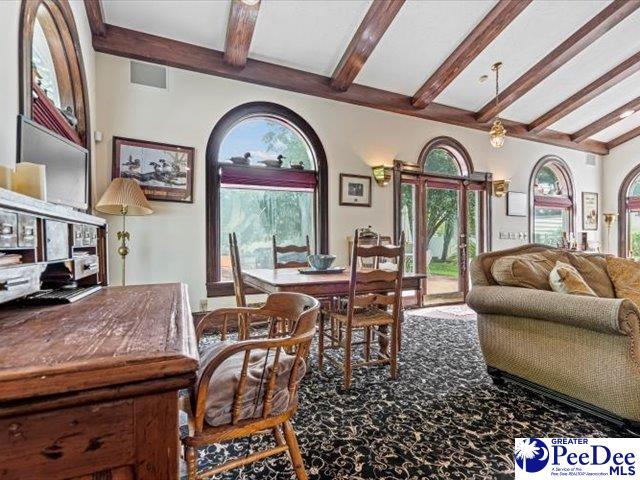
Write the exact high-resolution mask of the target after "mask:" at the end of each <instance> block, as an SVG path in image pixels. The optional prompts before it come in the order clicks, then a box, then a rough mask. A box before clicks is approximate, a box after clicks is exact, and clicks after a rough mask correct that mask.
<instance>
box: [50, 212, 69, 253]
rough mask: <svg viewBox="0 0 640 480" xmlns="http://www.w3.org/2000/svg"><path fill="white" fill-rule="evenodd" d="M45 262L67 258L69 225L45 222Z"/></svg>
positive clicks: (53, 221) (52, 221)
mask: <svg viewBox="0 0 640 480" xmlns="http://www.w3.org/2000/svg"><path fill="white" fill-rule="evenodd" d="M45 236H46V242H47V245H46V247H47V248H46V254H47V256H46V258H47V261H49V262H51V261H52V260H65V259H67V258H69V256H70V255H69V224H68V223H64V222H56V221H55V220H45Z"/></svg>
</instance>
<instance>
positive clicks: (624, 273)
mask: <svg viewBox="0 0 640 480" xmlns="http://www.w3.org/2000/svg"><path fill="white" fill-rule="evenodd" d="M607 270H608V271H609V276H610V277H611V281H612V282H613V286H614V288H615V291H616V298H628V299H629V300H631V301H632V302H633V303H635V304H636V306H640V263H637V262H636V261H635V260H632V259H629V258H619V257H607Z"/></svg>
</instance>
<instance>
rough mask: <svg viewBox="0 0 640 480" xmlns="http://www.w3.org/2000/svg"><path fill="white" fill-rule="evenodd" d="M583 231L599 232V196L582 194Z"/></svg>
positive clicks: (588, 193)
mask: <svg viewBox="0 0 640 480" xmlns="http://www.w3.org/2000/svg"><path fill="white" fill-rule="evenodd" d="M582 229H583V230H598V194H597V193H595V192H582Z"/></svg>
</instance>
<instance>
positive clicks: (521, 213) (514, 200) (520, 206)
mask: <svg viewBox="0 0 640 480" xmlns="http://www.w3.org/2000/svg"><path fill="white" fill-rule="evenodd" d="M507 215H508V216H509V217H526V216H527V194H526V193H522V192H507Z"/></svg>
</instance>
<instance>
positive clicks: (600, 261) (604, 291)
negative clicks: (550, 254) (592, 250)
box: [568, 253, 616, 298]
mask: <svg viewBox="0 0 640 480" xmlns="http://www.w3.org/2000/svg"><path fill="white" fill-rule="evenodd" d="M568 256H569V262H570V263H571V265H573V266H574V267H575V268H576V270H578V273H580V275H582V278H584V281H585V282H587V285H589V286H590V287H591V289H592V290H593V291H594V292H596V295H598V296H599V297H603V298H616V292H615V290H614V288H613V283H611V279H610V278H609V272H607V258H606V256H605V255H601V254H600V255H598V254H585V253H569V254H568Z"/></svg>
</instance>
